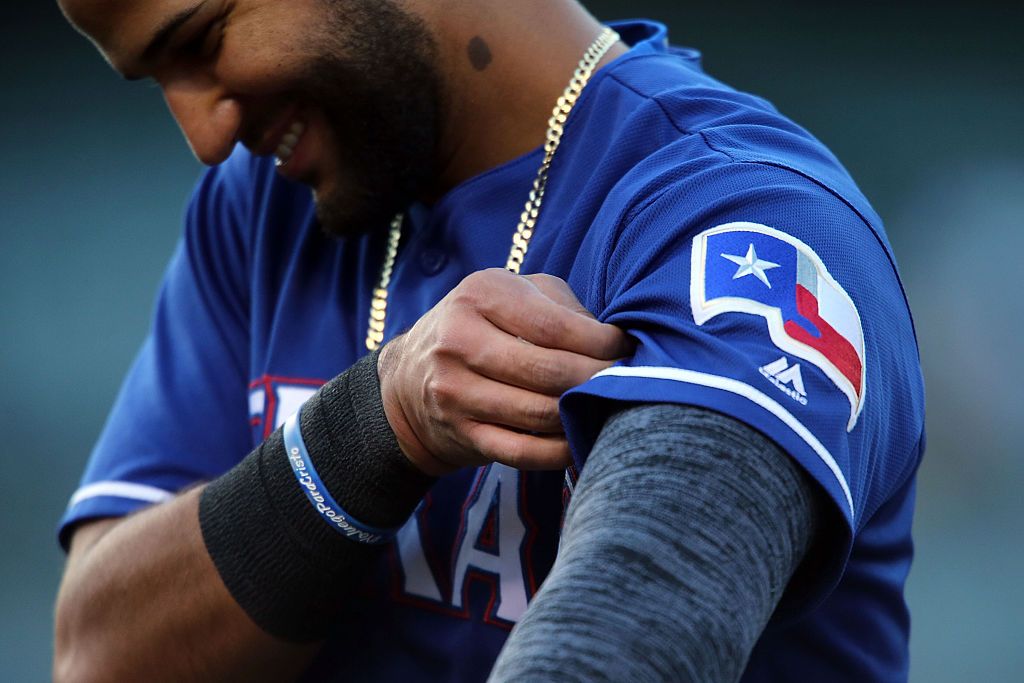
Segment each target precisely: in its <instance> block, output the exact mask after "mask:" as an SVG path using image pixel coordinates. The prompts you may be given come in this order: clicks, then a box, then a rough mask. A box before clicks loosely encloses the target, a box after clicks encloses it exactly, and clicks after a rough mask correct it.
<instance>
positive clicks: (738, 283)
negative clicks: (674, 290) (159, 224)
mask: <svg viewBox="0 0 1024 683" xmlns="http://www.w3.org/2000/svg"><path fill="white" fill-rule="evenodd" d="M691 258H692V263H691V275H690V306H691V308H692V310H693V319H694V321H695V322H696V323H697V324H698V325H703V324H704V323H706V322H707V321H708V320H711V319H712V318H714V317H715V316H717V315H721V314H722V313H750V314H753V315H758V316H761V317H762V318H764V319H765V320H766V321H767V323H768V334H769V335H770V336H771V340H772V342H773V343H774V344H775V346H777V347H778V348H779V349H781V350H782V351H784V352H786V353H788V354H791V355H793V356H796V357H797V358H800V359H802V360H805V361H807V362H809V363H813V364H814V365H816V366H817V367H818V368H820V369H821V370H822V372H824V373H825V375H826V376H827V377H828V378H829V379H831V380H832V381H833V382H834V383H835V385H836V386H837V387H838V388H839V390H840V391H842V392H843V393H844V394H845V395H846V397H847V398H848V399H849V401H850V420H849V422H848V423H847V427H846V428H847V430H852V429H853V427H854V425H855V424H857V417H858V416H859V415H860V411H861V409H862V408H863V406H864V391H865V386H864V380H865V358H864V331H863V327H862V326H861V321H860V314H859V313H858V312H857V307H856V306H854V304H853V300H851V299H850V297H849V295H848V294H847V293H846V291H845V290H843V288H842V287H841V286H840V285H839V283H838V282H836V281H835V279H834V278H833V277H832V276H831V275H830V274H829V272H828V270H827V269H826V268H825V265H824V264H823V263H822V262H821V259H820V258H818V255H817V254H815V253H814V251H812V250H811V248H810V247H809V246H807V245H806V244H804V243H803V242H801V241H800V240H798V239H797V238H795V237H793V236H792V235H787V234H786V233H784V232H781V231H779V230H776V229H774V228H769V227H768V226H765V225H759V224H757V223H746V222H739V223H728V224H726V225H720V226H718V227H716V228H711V229H710V230H705V231H704V232H702V233H700V234H699V235H697V236H696V237H694V238H693V253H692V257H691ZM780 360H785V359H784V358H783V359H780ZM778 362H779V361H776V362H775V363H772V364H771V366H774V365H776V364H777V363H778ZM787 366H788V363H787ZM768 367H770V366H765V369H767V368H768ZM782 369H785V368H782ZM797 372H799V370H798V371H797ZM763 373H764V369H762V374H763ZM769 374H771V375H772V376H774V377H775V378H776V379H777V380H778V381H779V382H781V383H782V384H783V386H788V384H787V383H786V382H782V380H781V379H779V378H778V376H777V374H773V373H769ZM800 383H801V385H802V384H803V378H802V377H801V378H800ZM776 386H779V385H776ZM793 390H794V391H796V387H795V386H793ZM787 393H788V392H787ZM791 395H792V394H791ZM804 401H806V395H805V398H804Z"/></svg>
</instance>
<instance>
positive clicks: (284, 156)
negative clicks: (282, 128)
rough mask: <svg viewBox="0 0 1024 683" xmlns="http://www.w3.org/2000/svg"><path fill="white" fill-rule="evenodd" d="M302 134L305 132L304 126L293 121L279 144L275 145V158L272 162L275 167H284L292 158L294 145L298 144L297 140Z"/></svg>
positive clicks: (299, 122)
mask: <svg viewBox="0 0 1024 683" xmlns="http://www.w3.org/2000/svg"><path fill="white" fill-rule="evenodd" d="M304 132H306V124H304V123H303V122H301V121H294V122H293V123H292V125H291V126H289V127H288V132H287V133H285V134H284V136H283V137H282V138H281V142H279V143H278V145H277V149H276V150H274V156H276V157H277V158H276V159H275V160H274V164H275V165H276V166H284V165H285V164H287V163H288V160H289V159H291V158H292V152H294V151H295V145H297V144H298V143H299V139H300V138H302V134H303V133H304Z"/></svg>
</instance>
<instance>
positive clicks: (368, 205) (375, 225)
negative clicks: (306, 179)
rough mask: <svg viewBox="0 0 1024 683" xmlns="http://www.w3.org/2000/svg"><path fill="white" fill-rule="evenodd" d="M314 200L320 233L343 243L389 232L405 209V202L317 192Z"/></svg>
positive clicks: (354, 194) (349, 194)
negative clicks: (395, 217)
mask: <svg viewBox="0 0 1024 683" xmlns="http://www.w3.org/2000/svg"><path fill="white" fill-rule="evenodd" d="M313 196H314V202H315V206H316V217H317V221H318V222H319V223H320V230H321V231H322V232H324V234H326V235H328V236H330V237H337V238H342V239H344V238H348V237H359V236H362V235H369V234H373V233H381V232H387V230H388V229H389V228H390V226H391V220H392V218H394V216H395V214H396V213H398V212H399V211H401V210H402V209H401V208H400V207H401V206H404V203H402V202H397V201H391V202H389V201H382V200H381V199H379V198H370V197H366V196H358V195H357V194H356V193H341V192H329V193H324V194H320V193H316V192H314V195H313ZM374 199H376V201H375V200H374ZM393 207H398V208H393Z"/></svg>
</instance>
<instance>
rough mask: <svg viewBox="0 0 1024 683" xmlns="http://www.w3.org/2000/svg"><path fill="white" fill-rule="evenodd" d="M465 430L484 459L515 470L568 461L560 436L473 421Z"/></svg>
mask: <svg viewBox="0 0 1024 683" xmlns="http://www.w3.org/2000/svg"><path fill="white" fill-rule="evenodd" d="M467 433H468V436H469V437H470V440H471V441H472V443H473V446H474V447H475V449H476V450H477V451H478V452H479V453H480V454H481V455H483V456H484V457H485V458H486V459H487V460H488V461H494V462H500V463H502V464H503V465H508V466H509V467H514V468H516V469H518V470H559V469H563V468H564V467H566V466H568V465H570V464H571V463H572V455H571V453H570V451H569V443H568V441H566V439H565V437H564V436H559V435H550V434H547V435H544V434H541V435H536V434H521V433H519V432H514V431H510V430H508V429H504V428H502V427H498V426H496V425H492V424H486V423H478V424H476V425H474V426H473V427H471V428H469V429H468V430H467Z"/></svg>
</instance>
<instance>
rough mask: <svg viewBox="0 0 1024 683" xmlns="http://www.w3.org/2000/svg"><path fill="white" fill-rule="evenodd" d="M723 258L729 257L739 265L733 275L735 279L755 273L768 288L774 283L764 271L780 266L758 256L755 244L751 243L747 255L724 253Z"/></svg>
mask: <svg viewBox="0 0 1024 683" xmlns="http://www.w3.org/2000/svg"><path fill="white" fill-rule="evenodd" d="M722 258H727V259H729V260H730V261H732V262H733V263H735V264H736V265H738V266H739V270H737V271H736V274H735V275H733V276H732V279H733V280H737V279H739V278H741V277H744V276H746V275H753V276H754V277H756V278H757V279H758V280H760V281H761V282H763V283H764V284H765V285H767V287H768V289H771V288H772V283H770V282H768V276H767V275H765V274H764V271H766V270H771V269H772V268H778V267H779V264H778V263H772V262H771V261H763V260H761V259H759V258H757V252H756V251H754V244H753V243H751V244H750V248H749V249H747V255H746V256H733V255H731V254H722Z"/></svg>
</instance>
